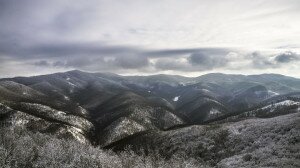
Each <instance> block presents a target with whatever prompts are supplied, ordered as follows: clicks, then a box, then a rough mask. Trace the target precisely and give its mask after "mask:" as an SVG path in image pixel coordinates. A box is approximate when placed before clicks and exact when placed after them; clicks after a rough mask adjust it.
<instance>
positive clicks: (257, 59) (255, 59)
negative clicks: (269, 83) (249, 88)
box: [249, 51, 276, 69]
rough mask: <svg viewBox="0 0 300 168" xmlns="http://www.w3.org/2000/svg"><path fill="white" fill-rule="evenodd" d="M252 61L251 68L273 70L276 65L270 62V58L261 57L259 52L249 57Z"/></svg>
mask: <svg viewBox="0 0 300 168" xmlns="http://www.w3.org/2000/svg"><path fill="white" fill-rule="evenodd" d="M249 57H250V60H251V61H252V66H253V67H255V68H259V69H266V68H275V67H276V65H275V64H274V63H273V62H271V59H270V57H268V56H264V55H262V54H261V53H260V52H258V51H255V52H253V53H251V54H250V55H249Z"/></svg>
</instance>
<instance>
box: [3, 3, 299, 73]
mask: <svg viewBox="0 0 300 168" xmlns="http://www.w3.org/2000/svg"><path fill="white" fill-rule="evenodd" d="M72 69H79V70H84V71H90V72H112V73H118V74H125V75H128V74H130V75H135V74H138V75H147V74H158V73H164V74H179V75H186V76H198V75H201V74H205V73H211V72H221V73H234V74H236V73H238V74H259V73H280V74H284V75H289V76H295V77H300V1H299V0H255V1H249V0H0V77H11V76H17V75H18V76H19V75H22V76H29V75H38V74H45V73H53V72H59V71H67V70H72Z"/></svg>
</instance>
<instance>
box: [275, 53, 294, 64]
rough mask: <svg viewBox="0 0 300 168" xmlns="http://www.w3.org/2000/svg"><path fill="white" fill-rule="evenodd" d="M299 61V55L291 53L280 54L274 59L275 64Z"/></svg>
mask: <svg viewBox="0 0 300 168" xmlns="http://www.w3.org/2000/svg"><path fill="white" fill-rule="evenodd" d="M298 60H300V55H299V54H297V53H294V52H291V51H288V52H285V53H281V54H279V55H277V56H276V57H275V61H276V62H277V63H289V62H292V61H298Z"/></svg>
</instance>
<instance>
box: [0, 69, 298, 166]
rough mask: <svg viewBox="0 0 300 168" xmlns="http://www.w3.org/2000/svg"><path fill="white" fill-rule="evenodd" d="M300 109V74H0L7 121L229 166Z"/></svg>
mask: <svg viewBox="0 0 300 168" xmlns="http://www.w3.org/2000/svg"><path fill="white" fill-rule="evenodd" d="M299 110H300V79H297V78H293V77H288V76H283V75H278V74H262V75H230V74H221V73H212V74H206V75H203V76H199V77H184V76H177V75H152V76H121V75H117V74H112V73H88V72H82V71H78V70H74V71H68V72H63V73H55V74H49V75H40V76H32V77H14V78H3V79H0V120H1V122H2V123H5V124H4V125H3V126H9V127H17V126H18V127H19V126H21V127H22V128H23V129H24V130H27V131H31V132H40V133H45V134H50V135H53V136H57V137H60V138H71V139H76V140H78V141H80V142H82V143H87V144H92V145H95V146H100V147H101V148H104V149H113V150H115V151H120V150H123V149H124V148H126V147H127V146H128V145H129V146H131V147H133V149H134V150H139V149H143V150H152V149H157V150H160V152H161V153H162V154H163V155H165V156H169V155H171V154H172V153H173V152H177V151H185V152H187V153H189V154H190V155H193V156H195V155H197V156H201V158H203V160H204V161H205V162H207V163H209V164H210V165H216V164H219V165H222V164H225V161H226V159H227V161H228V159H229V158H228V157H229V156H230V157H232V156H234V155H236V153H237V152H240V151H242V149H237V148H238V147H234V145H237V146H238V145H240V146H241V144H242V142H243V141H245V139H247V138H248V139H249V137H248V136H249V135H248V134H249V133H251V134H253V136H252V137H250V139H252V140H253V141H255V138H259V137H258V134H259V133H257V132H258V131H261V130H260V129H261V127H264V128H265V129H264V131H267V130H269V131H274V130H273V129H276V128H275V125H276V124H274V123H276V122H278V124H281V122H283V123H285V122H286V123H290V125H289V126H290V127H295V123H297V122H298V121H299V115H298V114H299V113H298V112H299ZM280 117H281V118H280ZM257 122H258V124H255V123H257ZM298 123H299V122H298ZM247 124H248V125H249V128H246V126H245V125H247ZM270 125H271V126H270ZM281 125H285V127H287V129H292V128H290V127H289V126H286V125H287V124H281ZM272 126H273V127H272ZM298 126H299V125H298ZM297 131H298V132H296V133H297V134H298V135H297V134H296V135H294V136H295V138H296V139H297V142H299V139H298V138H299V129H298V130H297ZM287 132H288V131H287ZM237 135H240V136H237ZM259 135H260V134H259ZM222 138H223V141H222ZM203 140H204V141H203ZM233 140H234V142H235V143H234V142H233ZM212 141H213V142H212ZM263 141H265V140H263ZM182 142H187V145H188V147H185V144H182ZM226 143H227V144H226ZM264 143H266V142H264ZM199 144H201V145H200V146H199ZM209 144H210V145H212V146H209ZM207 145H208V146H207ZM250 146H251V145H250ZM196 148H197V149H198V150H195V149H196ZM208 148H209V150H208ZM233 148H234V149H233ZM224 150H225V151H224ZM216 152H217V153H216ZM218 152H219V153H218ZM222 152H223V153H222ZM224 153H225V154H224ZM224 159H225V160H224ZM211 160H214V162H213V163H210V162H212V161H211ZM216 160H217V161H216Z"/></svg>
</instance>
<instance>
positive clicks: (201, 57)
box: [188, 53, 230, 70]
mask: <svg viewBox="0 0 300 168" xmlns="http://www.w3.org/2000/svg"><path fill="white" fill-rule="evenodd" d="M188 60H189V62H190V63H191V64H192V65H193V66H197V67H199V68H201V69H204V70H210V69H214V68H218V67H225V66H226V65H227V63H228V62H229V61H230V60H228V59H227V58H226V54H224V55H210V54H206V53H194V54H192V55H191V56H190V57H189V59H188Z"/></svg>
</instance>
